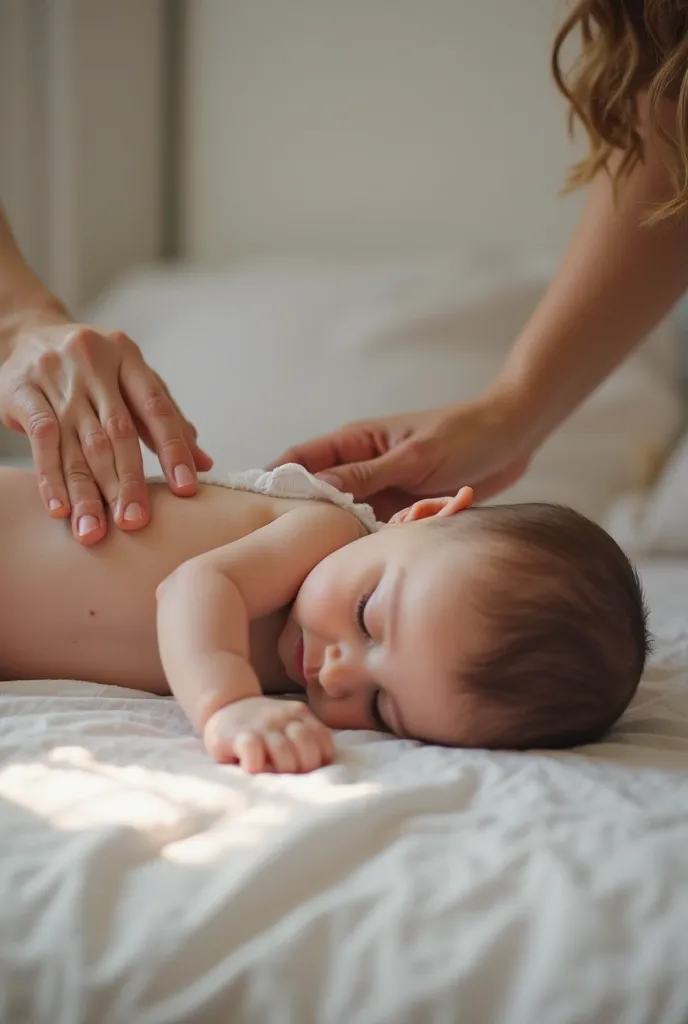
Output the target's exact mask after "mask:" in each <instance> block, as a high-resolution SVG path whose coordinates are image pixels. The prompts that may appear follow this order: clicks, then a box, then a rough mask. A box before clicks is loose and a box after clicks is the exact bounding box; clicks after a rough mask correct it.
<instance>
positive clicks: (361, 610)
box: [356, 594, 370, 640]
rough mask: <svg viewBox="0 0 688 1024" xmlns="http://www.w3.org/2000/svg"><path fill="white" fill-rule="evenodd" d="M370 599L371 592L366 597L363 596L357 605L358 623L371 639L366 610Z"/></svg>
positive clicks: (365, 634)
mask: <svg viewBox="0 0 688 1024" xmlns="http://www.w3.org/2000/svg"><path fill="white" fill-rule="evenodd" d="M369 600H370V594H366V595H365V597H362V598H361V599H360V601H359V602H358V604H357V605H356V625H357V626H358V628H359V629H360V631H361V633H363V636H364V637H366V639H367V640H370V633H369V632H368V629H367V627H366V624H365V610H366V605H367V604H368V601H369Z"/></svg>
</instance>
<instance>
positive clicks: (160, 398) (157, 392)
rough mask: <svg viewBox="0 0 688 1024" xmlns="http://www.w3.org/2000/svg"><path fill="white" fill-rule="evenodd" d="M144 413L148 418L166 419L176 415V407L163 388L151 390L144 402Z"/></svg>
mask: <svg viewBox="0 0 688 1024" xmlns="http://www.w3.org/2000/svg"><path fill="white" fill-rule="evenodd" d="M143 411H144V413H145V414H146V415H147V416H152V417H154V418H156V419H165V418H167V417H170V416H172V415H174V407H173V405H172V402H171V401H170V399H169V397H168V395H167V394H166V392H165V391H163V389H162V388H151V390H150V391H149V392H148V394H147V395H146V397H145V399H144V402H143Z"/></svg>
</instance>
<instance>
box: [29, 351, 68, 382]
mask: <svg viewBox="0 0 688 1024" xmlns="http://www.w3.org/2000/svg"><path fill="white" fill-rule="evenodd" d="M61 363H62V357H61V356H60V353H59V352H56V351H55V349H52V348H48V349H44V350H43V351H42V352H40V353H39V354H38V356H37V358H36V363H35V370H36V373H37V375H38V376H39V377H52V376H54V374H55V372H56V371H57V370H59V368H60V365H61Z"/></svg>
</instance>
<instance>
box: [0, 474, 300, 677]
mask: <svg viewBox="0 0 688 1024" xmlns="http://www.w3.org/2000/svg"><path fill="white" fill-rule="evenodd" d="M149 493H150V502H151V508H152V510H153V516H152V521H151V523H150V526H149V528H148V529H147V530H143V531H141V532H140V533H136V534H128V535H124V534H122V533H121V532H120V531H119V530H111V531H109V532H108V534H107V536H106V537H105V539H104V540H103V541H102V542H101V543H100V544H98V545H97V546H96V547H94V548H90V549H87V548H82V547H80V546H78V545H75V544H74V542H73V539H72V535H71V530H70V526H69V522H68V521H65V522H64V523H63V524H55V526H54V527H53V529H46V528H45V521H44V515H45V513H44V510H43V505H42V502H41V500H40V497H39V495H38V493H37V490H36V481H35V476H34V474H33V473H31V472H28V471H26V472H24V471H19V470H15V469H0V537H2V544H1V545H0V578H1V579H2V597H0V602H1V608H0V652H1V654H0V675H1V676H2V678H5V679H32V678H41V677H49V678H70V679H88V680H93V681H94V682H101V683H110V684H119V685H121V686H127V685H131V686H134V687H135V688H137V689H146V690H149V691H150V692H152V693H158V694H168V693H169V692H170V689H169V686H168V684H167V681H166V679H165V675H164V673H163V670H162V666H161V663H160V656H159V653H158V645H157V638H156V623H155V616H156V600H155V591H156V588H157V587H158V585H159V584H160V583H161V582H162V581H163V580H164V579H165V578H166V577H167V576H169V575H170V573H172V572H173V570H174V569H175V568H177V566H179V565H180V564H181V563H183V562H185V561H187V560H188V559H191V558H194V557H196V556H197V555H199V554H202V553H203V552H206V551H208V550H210V549H212V548H216V547H220V546H221V545H224V544H228V543H230V542H232V541H234V540H237V539H238V538H240V537H243V536H245V535H246V534H248V533H251V532H252V531H254V530H256V529H258V528H259V527H260V526H262V525H264V524H266V523H268V522H270V521H271V520H272V519H275V518H276V517H277V516H279V515H282V514H284V513H285V512H286V511H288V510H289V509H291V508H294V507H296V506H298V505H300V504H303V503H302V502H289V501H285V500H284V499H280V500H276V499H271V498H267V497H265V496H263V495H257V494H251V493H248V492H243V491H229V490H227V489H226V488H222V487H211V486H207V485H201V486H200V487H199V490H198V493H197V496H196V500H195V501H193V502H189V501H179V500H178V499H176V498H175V496H174V495H173V494H171V492H170V491H169V489H168V487H167V485H166V484H160V483H151V484H149ZM199 523H202V529H199ZM286 614H287V612H286V609H280V610H279V611H276V612H274V613H273V614H271V615H269V616H267V617H266V618H264V619H261V620H259V621H256V622H253V623H252V624H251V661H252V663H253V664H254V667H255V668H256V671H257V674H258V675H259V676H260V679H261V682H262V685H263V688H264V689H265V690H266V691H267V692H284V691H285V689H287V690H288V689H289V688H290V687H289V683H288V680H287V678H286V675H285V673H284V669H283V667H282V664H281V662H280V661H279V658H278V656H277V650H276V648H277V637H278V636H279V634H280V632H281V630H282V629H283V627H284V622H285V620H286Z"/></svg>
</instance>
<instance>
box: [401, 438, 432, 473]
mask: <svg viewBox="0 0 688 1024" xmlns="http://www.w3.org/2000/svg"><path fill="white" fill-rule="evenodd" d="M404 454H405V457H406V460H407V462H408V463H409V465H410V466H412V467H414V468H419V467H421V466H424V465H425V463H426V461H427V455H428V442H427V441H426V440H424V439H421V438H417V437H414V438H409V439H408V440H407V441H406V442H404Z"/></svg>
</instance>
